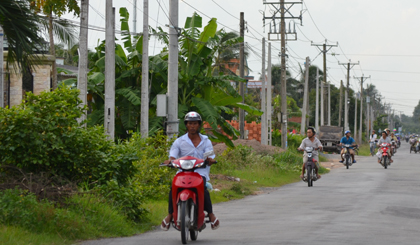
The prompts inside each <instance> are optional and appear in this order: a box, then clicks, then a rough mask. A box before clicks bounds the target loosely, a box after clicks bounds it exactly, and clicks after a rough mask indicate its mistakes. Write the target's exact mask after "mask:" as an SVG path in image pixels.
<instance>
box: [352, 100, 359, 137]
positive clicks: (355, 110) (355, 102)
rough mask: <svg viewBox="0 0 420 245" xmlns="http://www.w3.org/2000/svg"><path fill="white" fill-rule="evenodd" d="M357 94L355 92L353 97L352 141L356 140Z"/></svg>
mask: <svg viewBox="0 0 420 245" xmlns="http://www.w3.org/2000/svg"><path fill="white" fill-rule="evenodd" d="M358 97H359V94H358V93H356V98H354V132H353V138H354V141H356V142H357V100H358Z"/></svg>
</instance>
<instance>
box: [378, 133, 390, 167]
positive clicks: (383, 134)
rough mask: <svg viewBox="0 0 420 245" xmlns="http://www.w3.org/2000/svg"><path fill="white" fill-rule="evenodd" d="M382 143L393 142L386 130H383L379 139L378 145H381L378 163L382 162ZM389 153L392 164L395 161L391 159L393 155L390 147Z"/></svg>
mask: <svg viewBox="0 0 420 245" xmlns="http://www.w3.org/2000/svg"><path fill="white" fill-rule="evenodd" d="M382 143H387V144H391V140H390V137H388V134H387V133H386V131H383V132H382V137H381V138H380V139H379V141H378V147H379V149H378V153H380V154H378V163H381V157H382V149H381V147H380V146H381V144H382ZM387 153H388V156H389V162H390V164H391V163H392V162H394V161H393V160H392V159H391V157H392V155H391V150H390V147H388V150H387ZM379 156H381V157H379Z"/></svg>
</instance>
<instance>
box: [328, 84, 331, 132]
mask: <svg viewBox="0 0 420 245" xmlns="http://www.w3.org/2000/svg"><path fill="white" fill-rule="evenodd" d="M328 126H331V84H330V83H329V82H328Z"/></svg>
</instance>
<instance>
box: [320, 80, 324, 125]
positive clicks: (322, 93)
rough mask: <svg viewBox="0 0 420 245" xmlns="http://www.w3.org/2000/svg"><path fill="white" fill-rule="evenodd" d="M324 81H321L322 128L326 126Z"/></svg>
mask: <svg viewBox="0 0 420 245" xmlns="http://www.w3.org/2000/svg"><path fill="white" fill-rule="evenodd" d="M324 109H325V108H324V80H322V81H321V126H324V125H325V120H324V111H325V110H324Z"/></svg>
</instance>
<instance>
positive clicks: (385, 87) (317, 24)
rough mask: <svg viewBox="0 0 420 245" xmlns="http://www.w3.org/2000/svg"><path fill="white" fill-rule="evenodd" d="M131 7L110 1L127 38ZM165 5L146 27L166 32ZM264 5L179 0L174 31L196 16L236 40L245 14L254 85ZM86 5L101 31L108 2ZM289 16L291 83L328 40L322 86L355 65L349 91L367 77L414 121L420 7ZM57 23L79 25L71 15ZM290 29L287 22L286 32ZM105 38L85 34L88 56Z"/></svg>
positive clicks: (305, 6)
mask: <svg viewBox="0 0 420 245" xmlns="http://www.w3.org/2000/svg"><path fill="white" fill-rule="evenodd" d="M134 1H135V0H114V1H113V6H114V7H115V8H116V13H117V16H116V28H119V27H120V25H119V19H120V17H119V15H118V12H119V8H120V7H126V8H127V9H128V11H129V13H130V30H131V31H134V29H133V23H132V21H133V16H134V14H133V13H134V7H133V5H134ZM169 1H170V0H149V25H150V26H152V27H153V28H156V27H158V26H160V27H162V28H163V29H164V30H167V29H168V28H167V27H165V25H166V24H168V23H169V21H168V17H167V16H168V15H169ZM143 2H144V1H142V0H137V9H136V12H137V32H142V25H143ZM264 2H280V0H229V1H226V0H180V1H179V25H180V27H183V25H184V23H185V19H186V17H189V16H192V14H193V13H194V12H197V13H198V14H199V15H200V16H201V17H203V25H205V24H206V23H207V22H208V21H209V20H210V18H216V19H217V21H218V26H219V28H225V30H226V31H238V32H239V16H240V12H244V17H245V21H246V25H247V31H246V32H245V42H247V43H248V45H249V46H250V47H251V48H252V51H251V52H250V56H249V57H248V60H247V61H248V66H249V67H250V68H251V70H252V71H251V72H250V75H251V76H254V77H255V79H258V78H259V77H260V74H261V70H262V58H261V57H262V56H261V53H262V38H263V37H265V38H266V40H267V41H268V34H267V33H268V31H269V27H268V23H269V20H266V26H264V24H263V14H264V15H265V16H266V17H268V16H272V11H273V10H274V8H273V6H272V5H270V4H264ZM286 2H287V0H286ZM293 2H298V1H293ZM89 3H90V8H89V24H90V25H92V26H99V27H105V19H104V18H105V3H106V0H90V1H89ZM277 6H279V5H277ZM290 10H291V13H292V14H293V15H294V16H299V15H300V13H302V25H300V21H299V20H294V22H295V23H296V33H297V40H296V41H288V42H287V44H286V48H287V54H288V59H287V68H288V70H289V71H290V72H291V73H292V77H296V78H297V79H299V78H300V75H299V70H300V68H299V67H300V66H302V67H303V66H304V62H305V58H306V57H309V58H310V60H311V65H316V66H318V67H320V68H321V69H322V67H323V57H322V54H320V51H319V49H318V48H317V47H315V46H312V45H311V43H313V44H323V43H325V42H326V40H327V44H329V45H337V44H338V46H337V47H332V48H331V50H330V51H329V52H328V55H327V75H328V81H330V82H331V83H332V84H334V85H335V86H337V87H339V85H340V80H343V82H346V81H347V80H346V74H347V70H346V68H344V66H343V65H339V64H338V63H339V62H340V63H348V62H349V61H350V60H351V61H350V62H352V63H358V62H359V65H355V66H354V67H353V68H352V70H351V72H350V77H351V79H350V87H351V88H352V89H353V90H355V91H360V82H359V80H358V79H356V78H354V77H362V76H364V77H370V78H367V79H366V81H365V83H364V87H366V84H370V83H371V84H373V85H375V86H376V88H377V89H378V91H379V92H380V93H381V95H382V96H383V99H384V101H385V102H386V103H390V104H391V108H392V109H394V110H395V113H396V114H400V113H402V114H406V115H408V116H411V115H412V113H413V110H414V107H415V106H416V105H417V104H418V103H419V100H420V69H419V65H420V47H419V45H420V42H419V40H420V1H418V0H401V1H395V0H394V1H391V0H369V1H366V0H352V1H348V0H333V1H332V0H305V1H302V4H295V5H294V6H292V7H291V9H290ZM63 18H68V19H73V20H78V19H77V18H74V17H73V15H71V14H66V15H64V16H63ZM289 21H290V20H286V25H287V26H288V22H289ZM292 26H293V25H292ZM116 37H117V38H118V37H119V36H118V35H116ZM104 38H105V33H104V32H103V31H96V30H89V34H88V39H89V42H88V45H89V48H90V49H93V48H94V47H95V46H96V45H97V43H98V40H103V39H104ZM270 42H271V45H272V54H271V57H272V58H271V59H272V63H273V64H280V57H279V52H280V41H270ZM266 43H267V42H266ZM162 47H163V44H161V43H159V42H158V41H156V40H155V39H154V38H151V40H150V43H149V55H153V54H156V53H159V52H160V50H161V49H162ZM267 49H268V48H266V51H267ZM266 56H267V55H266ZM266 64H267V61H266Z"/></svg>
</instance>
